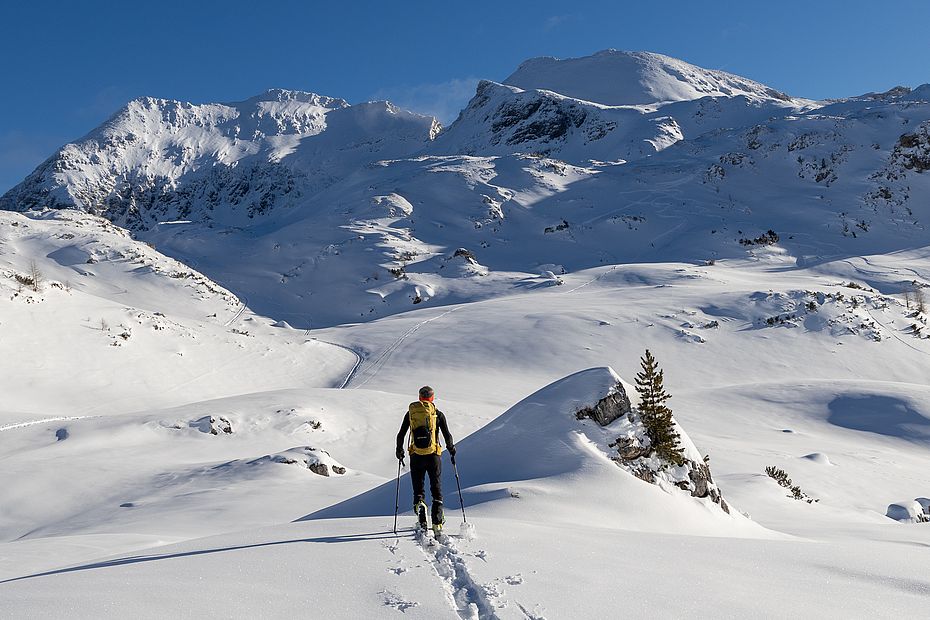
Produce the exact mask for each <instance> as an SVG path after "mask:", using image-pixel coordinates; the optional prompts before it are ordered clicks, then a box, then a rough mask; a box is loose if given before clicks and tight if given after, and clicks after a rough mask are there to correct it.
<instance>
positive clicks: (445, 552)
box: [414, 531, 525, 620]
mask: <svg viewBox="0 0 930 620" xmlns="http://www.w3.org/2000/svg"><path fill="white" fill-rule="evenodd" d="M414 536H415V538H416V542H417V546H418V547H419V548H420V551H421V552H422V553H423V555H424V556H426V559H427V561H429V563H430V564H431V565H432V567H433V570H434V571H436V575H438V576H439V578H440V579H442V581H443V584H442V585H443V589H444V590H445V592H446V596H447V597H448V599H449V604H450V605H452V608H453V609H455V611H456V613H457V614H458V615H459V617H460V618H462V619H463V620H500V617H499V616H498V615H497V609H496V607H495V606H494V605H493V604H492V603H491V602H490V601H489V600H488V596H487V593H486V591H485V588H484V587H483V586H482V585H481V584H479V583H477V582H476V581H475V580H474V578H472V576H471V574H470V573H469V572H468V566H467V565H466V564H465V558H463V557H462V555H461V553H459V550H458V548H456V546H455V544H454V543H453V542H452V539H451V538H449V537H448V536H446V537H445V542H440V541H438V540H435V539H432V538H430V537H429V534H427V533H426V532H422V531H418V532H416V533H415V534H414ZM524 613H525V612H524Z"/></svg>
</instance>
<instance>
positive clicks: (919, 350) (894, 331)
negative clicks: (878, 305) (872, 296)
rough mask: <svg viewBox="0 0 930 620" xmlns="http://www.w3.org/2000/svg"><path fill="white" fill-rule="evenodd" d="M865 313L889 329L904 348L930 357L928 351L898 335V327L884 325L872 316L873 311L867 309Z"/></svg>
mask: <svg viewBox="0 0 930 620" xmlns="http://www.w3.org/2000/svg"><path fill="white" fill-rule="evenodd" d="M865 311H866V314H868V315H869V316H870V317H872V320H873V321H875V322H876V323H878V324H879V325H881V326H882V327H884V328H885V329H887V330H888V332H889V333H890V334H891V335H892V337H893V338H894V339H895V340H897V341H898V342H900V343H901V344H903V345H904V346H906V347H908V348H910V349H913V350H914V351H917V352H918V353H923V354H924V355H930V352H928V351H926V350H924V349H922V348H920V347H915V346H914V345H913V344H911V343H910V342H907V341H905V340H904V339H903V338H902V337H901V336H899V335H898V333H897V332H898V329H897V328H896V327H894V326H893V325H892V326H891V327H889V326H888V325H886V324H885V323H882V322H881V321H880V320H879V319H877V318H876V317H875V315H874V314H872V311H871V310H869V309H868V308H865Z"/></svg>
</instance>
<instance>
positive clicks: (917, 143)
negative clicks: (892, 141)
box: [891, 122, 930, 172]
mask: <svg viewBox="0 0 930 620" xmlns="http://www.w3.org/2000/svg"><path fill="white" fill-rule="evenodd" d="M928 132H930V122H923V123H921V124H920V127H918V128H917V131H915V132H914V133H910V134H908V133H906V134H904V135H902V136H901V137H900V138H898V144H897V145H895V148H894V151H893V152H892V154H891V161H892V163H899V164H900V165H901V166H903V167H904V168H905V169H906V170H913V171H914V172H925V171H927V170H930V133H928Z"/></svg>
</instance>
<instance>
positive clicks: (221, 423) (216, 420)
mask: <svg viewBox="0 0 930 620" xmlns="http://www.w3.org/2000/svg"><path fill="white" fill-rule="evenodd" d="M188 426H190V427H191V428H196V429H197V430H198V431H200V432H201V433H209V434H211V435H219V434H220V433H224V434H226V435H231V434H232V432H233V428H232V422H230V421H229V420H227V419H226V418H224V417H223V416H212V415H205V416H203V417H202V418H197V419H196V420H193V421H191V422H190V423H189V424H188Z"/></svg>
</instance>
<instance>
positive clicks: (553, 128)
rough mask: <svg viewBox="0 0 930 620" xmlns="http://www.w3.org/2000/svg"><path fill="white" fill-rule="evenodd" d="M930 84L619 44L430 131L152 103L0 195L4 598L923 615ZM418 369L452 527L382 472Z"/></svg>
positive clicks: (550, 65)
mask: <svg viewBox="0 0 930 620" xmlns="http://www.w3.org/2000/svg"><path fill="white" fill-rule="evenodd" d="M928 93H930V88H928V87H927V86H922V87H918V88H916V89H914V90H910V89H907V88H898V89H893V90H892V91H889V92H886V93H870V94H867V95H863V96H859V97H850V98H846V99H835V100H830V101H826V102H817V103H814V102H810V101H806V100H803V99H797V98H791V97H789V96H787V95H783V94H781V93H778V92H776V91H774V90H772V89H769V88H768V87H765V86H763V85H761V84H758V83H756V82H753V81H751V80H747V79H743V78H740V77H738V76H733V75H730V74H725V73H722V72H716V71H708V70H704V69H700V68H698V67H694V66H693V65H688V64H687V63H684V62H682V61H677V60H675V59H670V58H667V57H664V56H659V55H656V54H648V53H625V52H614V51H606V52H601V53H598V54H595V55H594V56H591V57H587V58H581V59H568V60H563V61H558V60H555V59H534V60H531V61H527V62H526V63H524V64H523V65H522V66H521V67H520V68H519V69H518V70H517V72H516V73H514V75H512V76H511V77H510V78H508V79H507V80H504V83H503V84H500V83H495V82H490V81H484V82H482V83H480V84H479V86H478V89H477V92H476V95H475V97H474V98H473V99H472V101H471V102H470V103H469V104H468V106H467V107H466V108H465V109H464V110H463V111H462V113H461V114H460V116H459V118H458V119H457V120H456V122H455V123H453V125H452V126H450V127H449V128H448V129H446V130H444V131H442V132H439V133H438V130H439V127H438V125H437V124H436V123H435V121H434V120H433V119H430V118H427V117H423V116H418V115H415V114H412V113H409V112H405V111H403V110H399V109H398V108H396V107H394V106H393V105H391V104H389V103H387V102H378V103H363V104H356V105H349V104H348V103H347V102H345V101H342V100H339V99H332V98H327V97H321V96H318V95H312V94H308V93H297V92H291V91H269V92H268V93H265V94H263V95H260V96H258V97H255V98H253V99H249V100H247V101H245V102H241V103H236V104H229V105H221V104H199V105H194V104H185V103H179V102H169V101H164V100H158V99H141V100H136V101H134V102H131V103H130V104H129V105H128V106H127V107H126V108H125V109H124V110H122V111H120V112H119V113H117V115H115V116H114V117H113V118H112V119H111V120H110V121H109V122H108V123H107V124H105V125H104V126H102V127H101V128H98V129H97V130H95V131H93V132H91V133H90V134H88V136H87V137H85V138H84V139H82V140H80V141H78V142H76V143H74V144H71V145H66V146H65V147H63V148H62V149H61V150H60V151H59V152H58V153H56V154H55V155H53V156H52V158H50V159H49V160H48V161H47V162H45V163H44V164H43V165H42V166H40V168H39V169H37V170H36V172H35V173H33V174H32V175H31V176H30V177H29V178H27V179H26V180H25V181H24V182H23V183H22V184H21V185H19V186H17V187H16V188H14V189H13V190H11V191H10V192H8V193H7V194H6V195H5V196H3V197H2V198H0V206H2V207H3V209H4V210H3V211H0V343H2V345H3V350H4V351H5V352H6V353H7V355H5V356H3V358H2V359H0V387H2V390H3V394H4V396H5V398H4V401H3V402H4V404H3V405H2V406H0V480H2V481H3V484H0V616H4V617H5V616H11V617H45V616H68V617H86V618H101V617H127V616H133V617H142V618H145V617H153V618H155V617H165V616H167V615H169V614H170V615H175V616H180V617H272V616H281V615H285V614H287V615H292V614H295V613H300V614H304V615H306V614H307V613H311V615H314V616H320V617H392V616H397V617H423V618H439V617H460V618H469V619H474V618H478V619H481V620H483V619H491V618H520V619H525V618H537V619H541V618H561V617H603V616H608V615H621V616H626V615H629V616H636V617H684V616H688V617H703V616H712V615H713V616H719V615H723V616H734V617H749V616H753V617H755V616H765V617H768V616H791V617H801V616H816V617H823V618H829V617H844V618H845V617H850V616H856V617H858V616H870V617H885V616H892V615H900V616H905V615H914V614H917V613H922V612H923V610H924V608H925V607H926V595H927V592H930V580H928V578H927V577H926V576H924V575H923V574H922V573H921V572H920V570H919V568H916V567H919V566H920V565H921V562H922V554H923V553H924V552H925V549H926V547H927V545H930V527H927V525H926V524H924V523H922V521H923V520H924V518H925V517H927V518H930V515H925V514H924V510H925V509H924V506H928V505H930V500H927V499H926V497H927V495H928V494H930V489H928V488H927V481H926V476H925V472H926V471H927V468H928V467H930V444H928V437H930V391H928V389H927V385H928V384H930V370H928V369H930V366H928V365H927V363H926V358H927V356H928V355H930V344H928V343H930V339H928V333H927V329H928V328H927V321H928V318H930V313H928V306H927V298H926V297H925V295H926V294H927V293H926V290H927V288H928V286H930V237H928V236H927V232H926V229H925V228H924V226H925V222H926V221H927V220H928V217H930V213H928V208H930V207H928V205H930V185H928V182H930V133H928V127H930V97H928ZM646 349H648V350H650V351H652V352H653V353H654V354H655V355H656V358H657V359H658V361H659V363H660V365H661V367H662V369H663V371H664V373H665V374H664V380H665V387H666V389H667V390H668V391H669V393H670V394H671V396H672V398H671V400H670V401H669V405H670V406H671V408H672V410H673V411H674V416H675V420H676V423H677V426H676V427H675V428H676V429H678V431H679V432H680V434H681V436H682V444H683V448H684V451H685V456H686V458H687V462H686V464H685V465H681V466H675V467H673V466H671V465H669V464H668V463H663V462H661V461H659V460H658V459H657V458H656V457H655V455H654V454H653V453H650V452H644V450H645V449H646V448H648V446H647V445H646V441H645V439H644V432H645V431H644V430H643V429H644V427H643V426H642V417H641V416H640V414H639V413H638V410H637V409H636V404H637V401H636V394H635V390H634V389H633V387H632V386H631V385H630V383H631V382H632V381H633V379H634V377H635V376H636V373H637V372H639V370H640V356H641V355H643V352H644V350H646ZM423 384H430V385H433V386H434V387H435V388H436V390H437V404H438V406H439V408H440V409H442V410H443V411H444V412H445V414H446V417H447V419H448V421H449V425H450V427H451V430H452V433H453V436H454V437H455V439H456V443H457V446H458V450H457V464H456V468H455V469H453V468H452V467H451V465H452V464H451V463H450V462H449V461H448V460H447V459H445V458H444V460H443V469H444V471H443V474H444V491H445V501H446V516H447V519H448V523H447V531H448V532H449V533H451V537H450V539H449V540H448V541H446V542H445V543H442V544H430V543H428V541H427V540H425V539H424V537H423V536H422V535H415V534H414V533H413V532H412V531H411V529H410V528H411V526H412V524H413V516H412V515H411V514H410V512H409V504H410V500H411V489H410V483H409V477H408V476H407V470H406V469H405V470H400V471H399V470H398V463H397V461H396V460H395V456H394V441H395V434H396V432H397V429H398V427H399V425H400V422H401V419H402V416H403V412H404V411H405V410H406V406H407V404H408V403H409V402H410V400H412V398H413V397H414V396H415V394H416V391H417V388H419V387H420V386H421V385H423ZM626 397H629V398H630V400H631V401H632V402H631V403H630V404H629V407H627V404H626V402H625V400H624V399H625V398H626ZM603 403H608V405H609V406H611V407H612V406H614V405H616V408H617V409H618V410H619V411H621V412H622V415H620V416H619V417H611V419H609V420H601V422H597V421H595V418H598V416H599V415H600V414H598V413H597V412H598V411H603V410H602V409H599V408H600V407H601V405H602V404H603ZM611 403H613V405H611ZM618 403H619V404H618ZM608 405H604V407H608ZM592 412H593V413H592ZM602 423H603V424H604V425H602ZM711 470H712V471H713V476H712V477H711V475H710V472H711ZM767 471H768V473H767ZM789 480H790V481H789ZM459 483H460V484H461V498H462V499H463V500H464V506H462V505H461V504H460V502H459V497H460V496H459V493H458V484H459ZM398 484H399V486H398ZM397 498H399V509H400V514H399V516H398V525H399V529H398V531H397V532H396V533H395V532H394V527H393V526H394V511H395V506H396V505H398V504H395V502H397V501H398V499H397ZM463 509H464V510H463ZM465 511H467V520H468V525H465V524H464V523H463V521H464V518H465ZM460 525H461V526H462V527H461V529H460ZM760 558H761V560H760ZM670 579H673V581H674V584H673V591H674V594H675V595H674V596H669V592H671V591H672V590H669V583H670ZM244 583H245V584H248V586H249V587H243V584H244ZM579 592H583V593H584V596H579V595H578V593H579Z"/></svg>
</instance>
